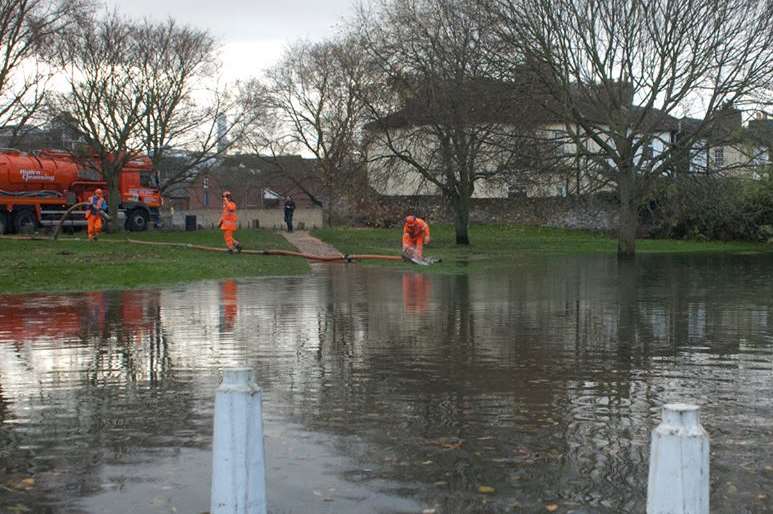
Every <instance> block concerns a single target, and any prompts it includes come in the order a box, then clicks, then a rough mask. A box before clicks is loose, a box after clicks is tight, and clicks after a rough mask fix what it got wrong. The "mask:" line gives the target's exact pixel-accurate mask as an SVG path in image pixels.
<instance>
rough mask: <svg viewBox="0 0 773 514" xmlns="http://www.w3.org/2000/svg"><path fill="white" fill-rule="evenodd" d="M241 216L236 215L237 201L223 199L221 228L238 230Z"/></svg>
mask: <svg viewBox="0 0 773 514" xmlns="http://www.w3.org/2000/svg"><path fill="white" fill-rule="evenodd" d="M238 222H239V217H238V216H237V215H236V203H234V202H232V201H230V200H226V199H223V214H222V215H221V216H220V229H221V230H236V227H237V223H238Z"/></svg>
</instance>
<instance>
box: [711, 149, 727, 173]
mask: <svg viewBox="0 0 773 514" xmlns="http://www.w3.org/2000/svg"><path fill="white" fill-rule="evenodd" d="M724 167H725V149H724V148H723V147H721V146H718V147H716V148H715V149H714V169H717V170H719V169H722V168H724Z"/></svg>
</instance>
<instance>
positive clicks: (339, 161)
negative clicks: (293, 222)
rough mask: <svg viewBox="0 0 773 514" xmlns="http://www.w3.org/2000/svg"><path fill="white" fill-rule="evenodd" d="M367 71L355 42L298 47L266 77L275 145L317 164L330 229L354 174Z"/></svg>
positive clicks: (310, 44)
mask: <svg viewBox="0 0 773 514" xmlns="http://www.w3.org/2000/svg"><path fill="white" fill-rule="evenodd" d="M365 71H366V68H365V66H364V62H363V60H362V59H361V53H360V52H358V51H357V48H356V47H355V46H354V43H353V41H350V40H344V41H327V42H322V43H313V44H312V43H305V42H302V43H298V44H296V45H295V46H293V47H291V48H290V49H289V50H288V51H287V52H286V53H285V55H284V57H283V59H282V61H281V62H280V63H279V64H278V65H277V66H276V67H274V68H273V69H272V70H270V72H269V73H268V80H269V92H270V98H271V100H270V101H271V105H272V107H273V108H274V109H275V112H276V113H277V118H278V120H279V122H280V125H279V126H280V127H286V128H287V130H281V129H280V131H279V132H278V133H277V135H278V141H279V144H280V145H282V146H284V147H288V146H289V147H295V148H299V149H301V150H302V151H307V152H310V153H311V154H312V155H314V156H315V157H316V158H317V159H318V161H319V169H320V174H321V179H322V184H323V189H324V196H325V198H324V199H323V202H324V204H325V207H324V210H325V217H326V222H327V224H328V225H330V224H332V223H333V206H334V205H335V204H336V202H337V201H338V200H340V198H341V193H342V190H345V189H346V187H347V185H348V183H349V181H350V180H351V178H352V177H351V176H350V175H351V174H353V173H356V170H357V169H358V167H357V166H356V160H357V158H356V155H357V133H358V132H357V131H358V128H359V126H360V125H361V121H362V109H363V106H362V103H361V101H360V98H359V95H358V87H359V83H360V81H361V77H362V75H363V73H365Z"/></svg>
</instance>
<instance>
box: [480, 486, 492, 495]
mask: <svg viewBox="0 0 773 514" xmlns="http://www.w3.org/2000/svg"><path fill="white" fill-rule="evenodd" d="M496 491H497V490H496V489H494V488H493V487H491V486H489V485H482V486H480V487H478V492H479V493H482V494H494V493H495V492H496Z"/></svg>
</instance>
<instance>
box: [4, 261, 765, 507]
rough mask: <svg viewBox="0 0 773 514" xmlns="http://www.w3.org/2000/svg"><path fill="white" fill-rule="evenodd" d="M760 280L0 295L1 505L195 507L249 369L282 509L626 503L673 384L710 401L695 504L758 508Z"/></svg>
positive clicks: (498, 280) (636, 266) (505, 277)
mask: <svg viewBox="0 0 773 514" xmlns="http://www.w3.org/2000/svg"><path fill="white" fill-rule="evenodd" d="M771 284H773V261H771V259H770V258H769V257H768V256H734V257H731V256H720V257H718V256H688V257H683V256H643V257H639V258H638V259H637V260H636V262H633V263H632V262H624V263H618V261H617V260H616V259H615V258H613V257H606V256H587V257H556V258H549V259H540V260H536V259H526V260H523V261H516V262H515V263H514V265H513V269H512V270H510V271H509V272H501V271H497V272H496V273H492V274H470V275H458V276H435V275H426V274H421V273H414V272H412V271H406V272H401V271H396V270H386V269H379V268H372V267H358V266H346V265H331V266H320V267H317V268H315V272H314V273H312V274H310V275H307V276H304V277H291V278H274V279H261V280H252V281H239V282H236V281H227V282H224V283H199V284H194V285H187V286H180V287H176V288H173V289H164V290H148V291H123V292H103V293H86V294H77V295H60V296H47V295H27V296H6V297H0V512H30V511H31V512H43V513H46V512H51V513H77V514H82V513H89V514H91V513H97V512H111V513H124V512H125V513H130V512H149V513H167V512H169V513H171V512H180V513H188V512H192V513H199V512H205V511H207V510H208V508H209V498H208V496H209V495H208V493H209V478H210V475H209V473H210V469H209V468H210V459H211V454H210V448H211V446H210V445H211V432H212V408H213V397H214V396H213V394H214V390H215V388H216V387H217V383H218V380H219V376H220V373H221V370H222V369H223V368H224V367H229V366H243V365H247V366H250V367H252V368H254V369H255V371H256V375H257V377H258V381H259V384H260V385H261V387H262V388H263V390H264V410H265V426H266V436H267V437H266V450H267V457H268V465H269V469H268V481H269V492H270V508H271V510H272V512H275V513H300V512H321V513H328V512H329V513H370V512H373V513H409V512H422V510H423V509H432V508H434V509H436V512H437V513H478V512H479V513H492V512H527V513H534V512H547V510H546V505H553V504H555V505H558V509H559V510H558V512H562V513H566V512H577V513H619V512H643V511H644V505H645V500H646V479H647V459H648V441H649V433H650V431H651V430H652V428H653V427H654V426H656V425H657V423H658V421H659V418H660V408H661V406H662V405H663V404H664V403H667V402H671V401H688V402H695V403H698V404H700V405H701V406H702V408H703V413H702V414H703V423H704V426H705V428H706V429H707V430H708V432H709V433H710V435H711V437H712V448H711V450H712V451H711V465H712V468H711V473H712V475H711V485H712V498H711V501H712V511H713V512H716V513H723V514H724V513H757V512H769V511H773V500H771V494H773V493H770V491H773V437H772V436H773V326H771V322H770V321H769V319H770V318H771V316H772V315H773V285H771ZM480 486H489V487H492V488H494V489H495V491H496V492H495V493H494V494H491V495H482V494H480V493H479V492H478V490H479V487H480ZM25 508H26V509H28V510H26V511H25V510H23V509H25Z"/></svg>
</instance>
